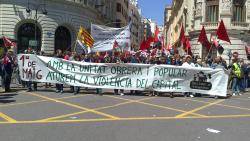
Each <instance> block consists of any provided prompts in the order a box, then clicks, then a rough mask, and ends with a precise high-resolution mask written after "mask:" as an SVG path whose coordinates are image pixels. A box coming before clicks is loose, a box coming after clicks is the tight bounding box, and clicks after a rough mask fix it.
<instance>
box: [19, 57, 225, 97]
mask: <svg viewBox="0 0 250 141" xmlns="http://www.w3.org/2000/svg"><path fill="white" fill-rule="evenodd" d="M18 66H19V70H20V77H21V79H22V80H23V81H35V82H48V83H62V84H67V85H71V86H80V87H89V88H104V89H125V90H142V91H144V90H148V91H159V92H182V93H183V92H193V93H202V94H208V95H216V96H224V97H225V96H226V95H227V84H228V75H227V74H226V73H225V72H224V70H223V69H210V68H193V67H190V68H186V67H180V66H170V65H154V64H102V63H85V62H77V61H67V60H63V59H60V58H53V57H45V56H37V55H32V54H19V55H18Z"/></svg>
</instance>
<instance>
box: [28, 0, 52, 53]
mask: <svg viewBox="0 0 250 141" xmlns="http://www.w3.org/2000/svg"><path fill="white" fill-rule="evenodd" d="M30 5H32V6H33V7H34V8H35V11H36V13H35V46H36V51H37V45H38V42H37V20H38V17H37V14H38V10H39V9H40V8H41V10H42V13H43V14H44V15H47V14H48V12H47V10H46V8H45V7H46V4H45V0H44V3H43V4H30V2H29V0H28V6H27V8H26V12H27V13H31V11H32V10H31V9H30ZM42 6H43V7H42Z"/></svg>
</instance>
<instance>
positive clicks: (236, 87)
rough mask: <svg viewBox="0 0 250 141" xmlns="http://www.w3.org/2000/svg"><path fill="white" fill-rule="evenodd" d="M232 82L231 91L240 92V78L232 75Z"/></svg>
mask: <svg viewBox="0 0 250 141" xmlns="http://www.w3.org/2000/svg"><path fill="white" fill-rule="evenodd" d="M232 82H233V84H232V91H233V93H235V94H239V93H240V80H239V78H237V77H234V78H233V80H232Z"/></svg>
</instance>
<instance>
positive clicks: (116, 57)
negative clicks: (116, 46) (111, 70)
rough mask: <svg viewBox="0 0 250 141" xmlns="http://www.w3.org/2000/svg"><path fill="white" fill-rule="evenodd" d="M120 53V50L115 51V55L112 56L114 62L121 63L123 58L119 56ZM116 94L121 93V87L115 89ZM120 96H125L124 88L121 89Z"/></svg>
mask: <svg viewBox="0 0 250 141" xmlns="http://www.w3.org/2000/svg"><path fill="white" fill-rule="evenodd" d="M119 55H120V53H119V52H118V51H114V56H113V58H112V63H116V64H121V63H122V60H121V58H120V57H119ZM114 94H115V95H119V89H114ZM120 96H124V90H122V89H120Z"/></svg>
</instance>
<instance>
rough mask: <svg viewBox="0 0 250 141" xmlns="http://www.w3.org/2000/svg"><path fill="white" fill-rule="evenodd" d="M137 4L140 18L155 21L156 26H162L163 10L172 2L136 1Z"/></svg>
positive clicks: (164, 0) (166, 0) (169, 0)
mask: <svg viewBox="0 0 250 141" xmlns="http://www.w3.org/2000/svg"><path fill="white" fill-rule="evenodd" d="M138 3H139V7H140V8H141V9H142V16H144V17H146V18H151V19H153V20H155V21H156V22H157V24H158V25H163V23H164V8H165V6H166V5H170V4H171V3H172V0H138Z"/></svg>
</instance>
